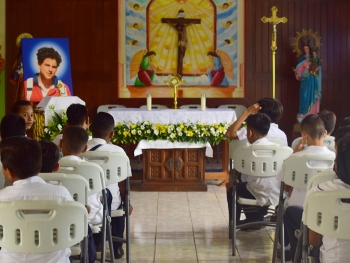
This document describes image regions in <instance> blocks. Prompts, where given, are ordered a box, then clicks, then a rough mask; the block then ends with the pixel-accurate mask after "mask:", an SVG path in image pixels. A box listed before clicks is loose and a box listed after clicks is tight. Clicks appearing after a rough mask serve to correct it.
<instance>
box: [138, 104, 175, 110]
mask: <svg viewBox="0 0 350 263" xmlns="http://www.w3.org/2000/svg"><path fill="white" fill-rule="evenodd" d="M167 108H168V107H167V106H165V105H160V104H152V106H151V109H167ZM140 109H143V110H144V109H147V105H142V106H140Z"/></svg>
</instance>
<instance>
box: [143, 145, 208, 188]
mask: <svg viewBox="0 0 350 263" xmlns="http://www.w3.org/2000/svg"><path fill="white" fill-rule="evenodd" d="M142 154H143V180H142V183H141V187H140V190H141V191H207V185H206V184H205V179H204V177H205V170H204V162H205V148H190V149H187V148H186V149H147V150H143V151H142Z"/></svg>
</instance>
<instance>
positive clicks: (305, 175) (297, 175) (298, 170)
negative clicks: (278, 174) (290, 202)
mask: <svg viewBox="0 0 350 263" xmlns="http://www.w3.org/2000/svg"><path fill="white" fill-rule="evenodd" d="M333 164H334V155H332V154H306V155H301V156H291V157H290V158H288V159H287V160H285V161H284V163H283V176H282V181H283V182H284V183H285V184H287V185H290V186H293V187H294V188H298V189H302V190H306V189H307V184H308V182H309V179H310V178H311V177H312V176H313V175H314V174H316V173H318V172H321V171H323V170H326V169H331V168H333Z"/></svg>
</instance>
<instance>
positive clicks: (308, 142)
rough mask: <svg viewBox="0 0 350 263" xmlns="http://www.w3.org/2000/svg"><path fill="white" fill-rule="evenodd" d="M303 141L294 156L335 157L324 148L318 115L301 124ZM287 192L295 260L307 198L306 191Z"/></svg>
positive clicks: (288, 227) (289, 232)
mask: <svg viewBox="0 0 350 263" xmlns="http://www.w3.org/2000/svg"><path fill="white" fill-rule="evenodd" d="M300 128H301V136H302V140H301V141H300V142H299V143H298V144H297V146H296V148H295V151H294V153H293V154H292V155H291V157H292V156H303V155H307V154H329V155H333V156H334V157H335V154H334V152H332V151H330V150H328V148H327V147H326V146H323V138H324V137H325V136H326V133H327V132H326V130H325V127H324V123H323V121H322V119H321V118H320V117H319V116H318V115H316V114H310V115H307V116H306V117H305V118H304V119H303V120H302V122H301V124H300ZM285 191H286V192H288V196H287V197H286V200H285V207H286V212H285V214H284V217H283V220H284V226H285V230H286V231H285V232H286V235H285V236H286V238H287V239H288V240H289V242H290V245H291V249H290V252H291V255H292V259H294V255H295V249H296V245H297V242H298V241H297V238H296V237H295V235H294V233H295V230H297V229H299V228H300V222H301V216H302V212H303V210H302V206H303V203H304V199H305V196H306V192H305V190H301V189H293V188H292V187H291V186H289V185H285Z"/></svg>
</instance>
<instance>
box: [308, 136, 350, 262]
mask: <svg viewBox="0 0 350 263" xmlns="http://www.w3.org/2000/svg"><path fill="white" fill-rule="evenodd" d="M336 148H337V157H336V159H335V163H334V171H335V173H336V175H337V179H333V180H332V181H327V182H323V183H320V184H319V185H317V186H315V187H313V188H311V189H310V190H309V191H308V193H307V194H308V195H309V194H311V193H313V192H318V191H334V190H350V162H349V159H350V137H349V136H345V137H343V138H342V139H340V140H339V141H337V144H336ZM309 244H310V245H312V246H313V247H314V248H315V247H318V248H319V247H320V258H319V259H320V261H321V263H326V262H350V250H349V247H350V240H343V239H337V238H333V237H327V236H322V235H320V234H318V233H316V232H314V231H312V230H309Z"/></svg>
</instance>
